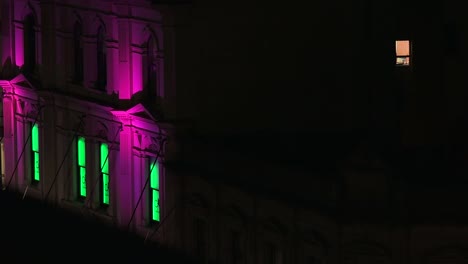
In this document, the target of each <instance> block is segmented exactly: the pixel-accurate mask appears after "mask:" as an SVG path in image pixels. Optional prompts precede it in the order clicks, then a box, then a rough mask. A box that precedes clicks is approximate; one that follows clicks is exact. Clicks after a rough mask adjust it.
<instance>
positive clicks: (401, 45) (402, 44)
mask: <svg viewBox="0 0 468 264" xmlns="http://www.w3.org/2000/svg"><path fill="white" fill-rule="evenodd" d="M395 48H396V65H398V66H409V65H410V56H411V45H410V41H409V40H397V41H396V42H395Z"/></svg>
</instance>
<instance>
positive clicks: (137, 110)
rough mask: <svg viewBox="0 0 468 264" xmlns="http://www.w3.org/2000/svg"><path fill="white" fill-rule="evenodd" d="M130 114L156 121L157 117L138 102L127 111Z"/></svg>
mask: <svg viewBox="0 0 468 264" xmlns="http://www.w3.org/2000/svg"><path fill="white" fill-rule="evenodd" d="M126 112H127V113H128V114H130V115H133V116H138V117H141V118H145V119H150V120H153V121H156V118H154V116H153V115H152V114H151V113H150V112H149V111H148V109H147V108H146V107H145V106H144V105H142V104H137V105H135V106H133V107H131V108H130V109H128V110H127V111H126Z"/></svg>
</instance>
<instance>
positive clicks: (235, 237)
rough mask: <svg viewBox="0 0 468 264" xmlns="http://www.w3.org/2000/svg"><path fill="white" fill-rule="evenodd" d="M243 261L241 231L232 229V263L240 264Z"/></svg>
mask: <svg viewBox="0 0 468 264" xmlns="http://www.w3.org/2000/svg"><path fill="white" fill-rule="evenodd" d="M241 261H242V241H241V234H240V232H239V231H235V230H231V263H232V264H238V263H241Z"/></svg>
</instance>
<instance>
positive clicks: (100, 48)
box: [96, 26, 107, 90]
mask: <svg viewBox="0 0 468 264" xmlns="http://www.w3.org/2000/svg"><path fill="white" fill-rule="evenodd" d="M96 48H97V56H96V57H97V80H96V89H98V90H105V89H106V85H107V54H106V45H105V30H104V28H103V27H102V26H100V27H99V29H98V31H97V42H96Z"/></svg>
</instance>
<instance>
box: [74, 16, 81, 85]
mask: <svg viewBox="0 0 468 264" xmlns="http://www.w3.org/2000/svg"><path fill="white" fill-rule="evenodd" d="M82 35H83V32H82V26H81V23H80V22H76V23H75V26H74V28H73V53H74V59H75V61H74V62H75V68H74V76H73V78H74V81H75V82H76V83H81V82H83V40H82Z"/></svg>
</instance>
